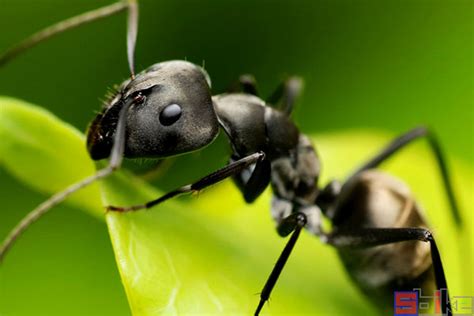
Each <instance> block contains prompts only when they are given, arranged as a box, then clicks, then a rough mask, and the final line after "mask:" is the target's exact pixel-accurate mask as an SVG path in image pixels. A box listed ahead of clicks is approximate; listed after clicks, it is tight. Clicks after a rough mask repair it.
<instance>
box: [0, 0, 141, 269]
mask: <svg viewBox="0 0 474 316" xmlns="http://www.w3.org/2000/svg"><path fill="white" fill-rule="evenodd" d="M126 9H128V10H129V15H128V25H127V29H128V30H127V56H128V64H129V67H130V73H131V78H132V80H133V79H134V78H135V70H134V63H133V61H134V53H135V43H136V39H137V30H138V5H137V0H122V1H120V2H118V3H114V4H112V5H109V6H106V7H102V8H99V9H96V10H93V11H89V12H86V13H83V14H81V15H78V16H75V17H72V18H69V19H67V20H64V21H62V22H59V23H57V24H54V25H52V26H50V27H47V28H45V29H43V30H42V31H39V32H38V33H35V34H33V35H32V36H30V37H29V38H27V39H26V40H24V41H23V42H21V43H20V44H18V45H16V46H13V47H12V48H10V49H9V50H7V51H6V52H5V53H4V54H2V55H0V66H2V65H4V64H6V63H7V62H8V61H10V60H12V59H13V58H15V57H16V56H18V55H20V54H21V53H23V52H24V51H26V50H28V49H29V48H31V47H34V46H36V45H37V44H38V43H40V42H42V41H44V40H47V39H49V38H51V37H53V36H54V35H57V34H59V33H61V32H63V31H66V30H69V29H72V28H75V27H77V26H80V25H83V24H86V23H89V22H92V21H95V20H98V19H101V18H104V17H108V16H111V15H113V14H115V13H118V12H121V11H123V10H126ZM122 102H124V104H123V107H122V109H121V111H120V114H119V119H118V123H117V130H116V133H115V137H114V141H113V146H112V150H111V155H110V160H109V165H108V166H107V167H106V168H104V169H101V170H99V171H97V172H96V174H94V175H92V176H90V177H88V178H85V179H83V180H82V181H79V182H76V183H74V184H72V185H70V186H69V187H67V188H66V189H64V190H63V191H60V192H58V193H56V194H55V195H53V196H52V197H50V198H49V199H48V200H46V201H45V202H43V203H41V204H40V205H39V206H38V207H36V208H35V209H34V210H33V211H31V212H30V213H28V214H27V215H26V216H25V217H24V218H23V220H22V221H20V223H18V224H17V226H16V227H15V228H13V230H11V231H10V233H9V234H8V236H7V237H6V238H5V240H4V241H3V243H1V244H0V265H1V264H2V261H3V259H4V258H5V255H6V253H7V252H8V250H9V249H10V248H11V246H12V245H13V243H14V242H15V241H16V240H17V239H18V237H19V236H20V235H22V234H23V232H24V231H25V230H26V229H28V227H30V226H31V225H32V224H33V223H34V222H36V221H37V220H38V219H39V218H41V217H42V216H43V215H45V214H46V213H48V212H49V211H50V210H51V208H52V207H54V206H56V205H57V204H59V203H61V202H62V201H64V200H65V199H66V198H67V197H68V196H70V195H71V194H73V193H74V192H76V191H78V190H80V189H82V188H84V187H86V186H88V185H90V184H92V183H94V182H96V181H97V180H99V179H103V178H105V177H108V176H109V175H110V174H112V173H113V172H114V171H115V170H117V169H118V168H120V166H121V163H122V158H123V153H124V147H125V125H126V117H127V115H126V112H127V111H128V108H129V107H130V106H131V104H132V103H133V102H134V100H133V99H132V100H128V101H122Z"/></svg>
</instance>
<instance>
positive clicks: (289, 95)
mask: <svg viewBox="0 0 474 316" xmlns="http://www.w3.org/2000/svg"><path fill="white" fill-rule="evenodd" d="M302 90H303V79H301V78H300V77H297V76H292V77H289V78H288V79H286V80H285V81H284V82H282V83H281V84H280V85H279V86H278V87H277V88H276V90H275V91H274V92H273V93H272V95H270V96H269V97H268V98H267V100H266V102H267V103H269V104H273V105H275V107H276V108H277V109H279V110H281V111H282V112H284V113H285V114H286V115H287V116H289V115H290V114H291V112H292V111H293V106H294V104H295V102H296V100H297V99H298V97H299V96H300V95H301V91H302Z"/></svg>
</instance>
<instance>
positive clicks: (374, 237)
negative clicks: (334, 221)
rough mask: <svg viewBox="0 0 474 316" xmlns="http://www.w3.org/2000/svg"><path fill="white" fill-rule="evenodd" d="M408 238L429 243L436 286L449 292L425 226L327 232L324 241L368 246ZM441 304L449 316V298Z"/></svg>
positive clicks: (435, 247) (339, 245)
mask: <svg viewBox="0 0 474 316" xmlns="http://www.w3.org/2000/svg"><path fill="white" fill-rule="evenodd" d="M410 240H418V241H424V242H429V243H430V248H431V260H432V262H433V268H434V274H435V279H436V287H437V288H438V290H443V289H445V290H446V292H447V293H449V291H448V285H447V282H446V276H445V274H444V269H443V264H442V262H441V256H440V254H439V250H438V247H437V246H436V242H435V239H434V237H433V235H432V233H431V232H430V231H429V230H427V229H425V228H361V229H354V230H351V231H340V232H335V233H332V234H329V235H327V236H326V240H325V242H326V243H328V244H330V245H332V246H334V247H336V248H368V247H375V246H380V245H386V244H390V243H396V242H402V241H410ZM441 304H442V306H443V307H445V309H446V312H447V315H448V316H451V315H452V311H451V303H450V302H449V299H447V298H446V297H443V298H442V302H441Z"/></svg>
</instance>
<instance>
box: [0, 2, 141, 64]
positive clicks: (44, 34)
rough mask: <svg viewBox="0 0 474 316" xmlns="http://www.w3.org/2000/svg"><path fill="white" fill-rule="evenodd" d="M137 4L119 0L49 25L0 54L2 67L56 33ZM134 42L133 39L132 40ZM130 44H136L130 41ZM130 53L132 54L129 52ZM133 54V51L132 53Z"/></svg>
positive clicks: (131, 36) (131, 35)
mask: <svg viewBox="0 0 474 316" xmlns="http://www.w3.org/2000/svg"><path fill="white" fill-rule="evenodd" d="M134 6H136V3H135V1H132V0H129V1H125V0H122V1H119V2H117V3H114V4H111V5H108V6H105V7H102V8H99V9H95V10H92V11H89V12H86V13H83V14H80V15H77V16H74V17H72V18H69V19H67V20H64V21H61V22H58V23H56V24H54V25H52V26H49V27H47V28H45V29H43V30H41V31H39V32H37V33H35V34H33V35H31V36H30V37H28V38H27V39H25V40H23V41H22V42H20V43H19V44H17V45H15V46H13V47H11V48H9V49H8V50H7V51H6V52H5V53H3V54H1V55H0V67H1V66H3V65H5V64H7V63H8V62H9V61H10V60H12V59H14V58H15V57H17V56H18V55H20V54H22V53H23V52H25V51H27V50H28V49H30V48H32V47H34V46H36V45H38V44H39V43H41V42H43V41H45V40H47V39H49V38H51V37H54V36H55V35H58V34H60V33H62V32H64V31H67V30H70V29H73V28H76V27H78V26H81V25H84V24H87V23H90V22H93V21H96V20H100V19H103V18H106V17H109V16H112V15H114V14H117V13H120V12H122V11H124V10H127V9H129V8H132V7H134ZM133 15H136V14H135V13H132V14H130V16H133ZM131 19H133V18H130V19H129V23H131V22H133V21H130V20H131ZM132 30H133V29H132ZM135 33H136V27H135ZM129 34H130V35H129V38H133V37H134V36H135V37H136V35H133V32H129ZM132 42H133V41H132ZM130 44H134V42H133V43H130ZM133 46H134V45H133ZM129 55H130V54H129ZM131 55H132V56H133V53H132V54H131Z"/></svg>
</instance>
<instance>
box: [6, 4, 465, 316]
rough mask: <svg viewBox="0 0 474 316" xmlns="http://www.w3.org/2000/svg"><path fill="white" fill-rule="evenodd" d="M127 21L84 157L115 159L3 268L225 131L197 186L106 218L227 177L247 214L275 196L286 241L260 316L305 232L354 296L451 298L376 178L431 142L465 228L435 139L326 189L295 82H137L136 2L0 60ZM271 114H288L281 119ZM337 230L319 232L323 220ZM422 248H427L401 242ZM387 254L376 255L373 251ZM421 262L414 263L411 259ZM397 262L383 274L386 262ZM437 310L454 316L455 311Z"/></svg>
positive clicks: (412, 135)
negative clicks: (129, 177)
mask: <svg viewBox="0 0 474 316" xmlns="http://www.w3.org/2000/svg"><path fill="white" fill-rule="evenodd" d="M123 10H128V12H129V16H128V17H129V18H128V40H127V46H128V50H127V52H128V63H129V66H130V71H131V78H130V79H129V80H127V81H125V82H124V83H122V85H121V86H120V89H119V91H118V92H117V93H116V95H115V96H114V97H113V98H112V99H111V100H110V101H109V102H108V104H107V105H106V107H105V108H104V109H103V110H102V111H101V113H100V114H98V115H97V117H96V118H95V119H94V120H93V122H92V123H91V125H90V127H89V129H88V132H87V149H88V151H89V153H90V156H91V158H92V159H94V160H101V159H106V158H109V165H108V166H107V167H106V168H104V169H102V170H99V171H98V172H97V173H96V174H95V175H93V176H91V177H89V178H87V179H85V180H83V181H81V182H78V183H76V184H73V185H71V186H70V187H69V188H67V189H65V190H64V191H62V192H59V193H57V194H55V195H54V196H53V197H51V198H50V199H48V200H47V201H46V202H44V203H42V204H41V205H40V206H38V207H37V208H36V209H35V210H33V211H32V212H31V213H29V215H28V216H27V217H26V218H25V219H24V220H23V221H21V222H20V224H18V226H17V227H16V228H15V229H14V230H13V231H12V232H11V233H10V234H9V236H8V237H7V238H6V240H5V241H4V243H3V244H2V246H1V248H0V260H2V259H3V258H4V256H5V254H6V252H7V251H8V249H9V248H10V247H11V245H12V244H13V242H14V241H15V240H16V239H17V238H18V236H19V235H20V234H21V233H22V232H23V231H24V230H25V229H26V228H27V227H28V226H29V225H31V224H32V223H33V222H34V221H36V220H37V219H38V218H40V217H41V216H42V215H43V214H45V213H46V212H47V211H48V210H50V209H51V208H52V207H53V206H55V205H57V204H58V203H60V202H62V201H63V200H64V199H65V198H67V197H68V196H69V195H70V194H71V193H73V192H75V191H77V190H79V189H81V188H83V187H85V186H87V185H89V184H91V183H93V182H95V181H97V180H98V179H101V178H104V177H107V176H108V175H110V174H111V173H113V172H114V171H115V170H117V169H118V168H120V166H121V164H122V159H123V157H125V158H143V157H153V158H165V157H170V156H174V155H178V154H183V153H188V152H192V151H195V150H199V149H202V148H203V147H205V146H207V145H209V144H210V143H212V142H213V140H214V139H215V138H216V137H217V135H218V133H219V130H220V129H222V130H223V131H224V133H225V134H226V135H227V137H228V139H229V143H230V146H231V148H232V155H231V157H230V161H229V164H228V165H227V166H225V167H223V168H222V169H219V170H217V171H215V172H213V173H211V174H209V175H207V176H205V177H203V178H201V179H200V180H198V181H196V182H193V183H191V184H187V185H184V186H182V187H180V188H178V189H176V190H173V191H171V192H169V193H167V194H165V195H163V196H161V197H159V198H157V199H156V200H153V201H149V202H146V203H144V204H141V205H133V206H108V207H107V210H108V211H115V212H131V211H138V210H141V209H147V208H151V207H153V206H156V205H158V204H160V203H162V202H164V201H166V200H168V199H170V198H172V197H175V196H177V195H180V194H186V193H190V192H196V191H200V190H202V189H204V188H206V187H208V186H211V185H213V184H215V183H217V182H220V181H222V180H224V179H226V178H228V177H231V178H232V179H233V180H234V182H235V183H236V185H237V187H238V188H239V189H240V191H241V192H242V195H243V197H244V199H245V201H246V202H247V203H252V202H253V201H255V199H257V198H258V197H259V196H260V194H261V193H262V192H263V191H264V189H265V188H266V187H267V186H268V185H271V187H272V189H273V198H272V204H271V211H272V216H273V219H274V220H275V222H276V224H277V232H278V234H279V235H280V236H282V237H285V236H288V235H291V236H290V238H289V240H288V242H287V244H286V246H285V248H284V249H283V252H282V253H281V255H280V257H279V258H278V261H277V263H276V264H275V266H274V268H273V271H272V272H271V274H270V276H269V277H268V280H267V282H266V284H265V286H264V287H263V290H262V292H261V295H260V302H259V303H258V305H257V308H256V311H255V315H258V314H259V313H260V311H261V309H262V308H263V306H264V303H265V302H266V301H267V300H268V299H269V296H270V293H271V292H272V289H273V287H274V286H275V283H276V282H277V280H278V277H279V275H280V273H281V272H282V270H283V267H284V265H285V263H286V261H287V260H288V258H289V256H290V254H291V251H292V249H293V247H294V245H295V244H296V242H297V240H298V237H299V235H300V232H301V230H302V229H303V228H305V229H306V230H307V231H308V232H310V233H311V234H313V235H315V236H316V237H318V238H319V239H320V240H321V241H322V242H324V243H326V244H328V245H331V246H334V247H335V248H336V249H337V250H338V252H339V254H340V258H341V260H342V261H343V264H344V265H345V267H346V269H347V270H348V272H349V273H350V275H351V277H352V279H353V280H354V281H355V283H356V284H357V285H358V286H359V288H360V289H361V290H362V291H363V292H364V293H365V294H367V295H368V296H370V297H371V298H373V300H374V303H376V304H379V305H380V306H381V307H382V309H384V308H386V307H387V306H391V304H392V295H393V291H394V290H411V289H413V288H421V289H422V291H427V292H429V291H432V290H433V289H434V288H436V289H438V290H444V291H446V292H447V282H446V278H445V275H444V271H443V265H442V263H441V258H440V254H439V251H438V248H437V246H436V242H435V239H434V237H433V235H432V233H431V232H430V231H429V230H428V229H427V227H426V226H427V225H426V223H425V221H424V219H423V218H422V216H421V215H420V212H419V207H418V205H417V203H416V201H415V200H414V198H413V197H412V196H411V194H410V192H409V190H408V188H407V187H406V186H405V185H404V184H403V183H401V182H399V181H398V180H396V179H394V178H392V177H391V176H389V175H386V174H384V173H381V172H379V171H377V170H375V168H377V167H378V166H379V165H380V164H381V163H382V162H384V161H385V160H386V159H388V158H390V157H391V156H392V155H394V154H395V153H397V152H398V150H400V149H401V148H403V147H404V146H406V145H407V144H409V143H411V142H412V141H414V140H416V139H419V138H422V137H425V138H427V140H428V142H429V144H430V146H431V149H432V151H433V153H434V155H435V157H436V159H437V162H438V165H439V168H440V171H441V176H442V179H443V182H444V186H445V190H446V193H447V197H448V199H449V202H450V205H451V210H452V214H453V216H454V219H455V220H456V223H457V224H460V223H461V218H460V215H459V211H458V208H457V205H456V200H455V198H454V192H453V188H452V185H451V182H450V180H449V175H448V170H447V166H446V163H445V159H444V158H443V154H442V151H441V149H440V146H439V144H438V142H437V139H436V137H435V136H434V134H433V133H432V132H430V131H429V130H428V129H426V128H423V127H418V128H415V129H413V130H411V131H408V132H407V133H405V134H403V135H401V136H400V137H398V138H396V139H395V140H393V141H392V142H391V143H390V144H388V145H387V146H386V147H385V148H383V149H382V150H381V151H380V152H379V153H378V154H377V155H376V156H374V157H372V158H370V159H369V160H368V161H367V162H366V163H365V164H363V165H362V166H361V167H359V168H358V169H356V171H355V172H353V174H352V175H351V176H350V177H348V178H347V179H346V180H345V181H342V182H338V181H332V182H330V183H328V184H327V185H325V186H322V187H320V186H319V184H318V176H319V173H320V163H319V158H318V155H317V153H316V151H315V149H314V147H313V145H312V144H311V142H310V141H309V139H308V137H307V136H305V135H304V134H302V133H300V131H299V130H298V128H297V127H296V125H295V124H294V123H293V121H292V120H291V118H290V114H291V111H292V109H293V105H294V103H295V100H296V99H297V97H298V95H299V93H300V91H301V86H302V82H301V80H300V79H299V78H297V77H291V78H290V79H288V80H287V81H286V82H284V83H283V84H282V85H281V86H280V87H279V88H278V89H277V91H276V92H275V93H274V94H273V95H272V97H271V98H270V99H269V100H267V101H264V100H262V99H261V98H259V97H258V95H257V89H256V86H255V82H254V80H253V78H252V77H249V76H243V77H241V79H240V90H241V91H240V92H232V93H227V94H221V95H216V96H212V94H211V90H210V81H209V76H208V74H207V73H206V71H205V70H204V69H203V68H201V67H199V66H196V65H194V64H192V63H190V62H187V61H178V60H176V61H167V62H161V63H158V64H155V65H152V66H151V67H149V68H147V69H146V70H144V71H143V72H141V73H138V74H135V72H134V63H133V61H134V47H135V40H136V34H137V21H138V9H137V3H136V2H135V1H132V0H129V1H121V2H118V3H116V4H113V5H110V6H108V7H104V8H100V9H98V10H94V11H91V12H89V13H86V14H83V15H81V16H79V17H75V18H72V19H69V20H66V21H63V22H61V23H59V24H58V25H56V26H53V27H51V28H48V29H46V30H45V31H42V32H39V33H37V34H35V35H34V36H33V37H31V38H30V39H28V40H26V41H25V42H23V43H21V44H20V45H19V46H16V47H14V48H13V49H12V50H10V51H8V52H7V53H6V54H4V55H2V56H1V57H0V64H4V63H6V62H7V61H8V60H9V59H11V58H13V57H16V56H17V55H18V54H20V53H21V52H22V51H24V50H26V49H28V48H30V47H31V46H33V45H35V44H37V43H39V42H41V41H43V40H45V39H46V38H48V37H51V36H53V35H55V34H57V33H59V32H63V31H64V30H66V29H69V28H72V27H75V26H78V25H81V24H84V23H87V22H90V21H93V20H97V19H99V18H102V17H106V16H109V15H111V14H114V13H117V12H120V11H123ZM270 104H281V107H280V108H276V107H272V106H270ZM323 216H325V217H326V218H328V219H329V220H330V221H331V223H332V231H330V232H328V231H325V230H324V229H323V226H322V217H323ZM404 241H422V242H424V243H421V242H420V243H403V242H404ZM376 246H380V247H376ZM408 258H412V259H413V258H417V259H418V260H409V259H408ZM389 261H391V262H399V264H394V265H390V266H387V262H389ZM442 307H443V309H444V310H445V311H446V313H447V315H452V312H451V307H450V303H449V300H447V298H446V297H443V298H442Z"/></svg>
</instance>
